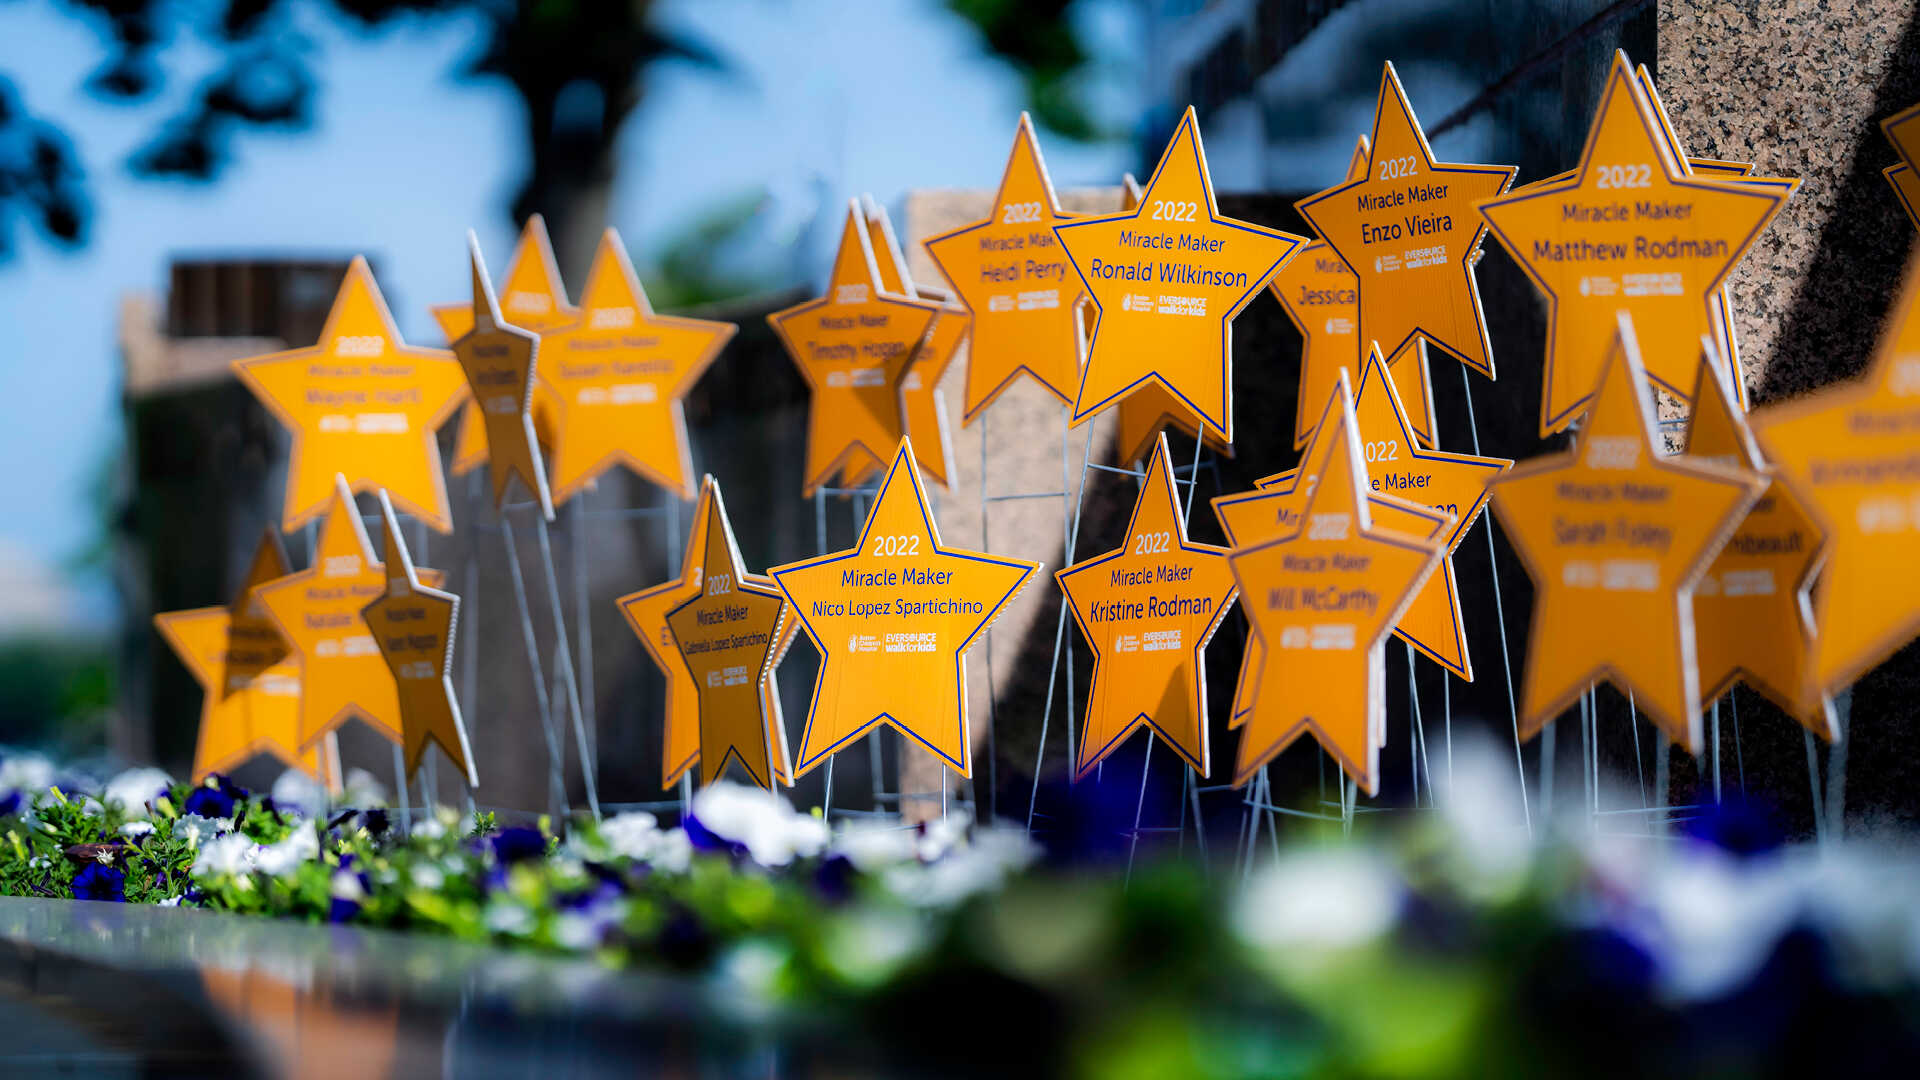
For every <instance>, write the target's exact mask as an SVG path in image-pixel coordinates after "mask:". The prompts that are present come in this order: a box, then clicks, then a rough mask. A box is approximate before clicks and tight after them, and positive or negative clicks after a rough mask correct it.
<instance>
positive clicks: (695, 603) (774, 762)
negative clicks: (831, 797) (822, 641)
mask: <svg viewBox="0 0 1920 1080" xmlns="http://www.w3.org/2000/svg"><path fill="white" fill-rule="evenodd" d="M705 501H706V502H707V503H708V504H709V509H708V520H707V530H706V533H707V535H706V537H705V541H706V542H705V544H704V545H703V546H704V553H703V555H702V559H701V561H702V564H703V569H704V574H703V575H702V578H701V581H700V587H699V589H698V590H697V591H696V592H695V594H694V595H693V596H692V597H690V598H689V599H687V600H685V601H683V602H682V603H681V604H680V605H679V606H678V607H676V608H674V609H673V610H672V611H670V612H668V613H667V629H668V631H669V632H670V633H671V634H672V635H673V643H674V647H675V648H676V649H677V650H679V653H680V657H681V660H682V662H683V663H684V664H685V665H686V668H687V672H688V674H689V675H691V676H692V679H693V687H694V695H695V696H696V697H697V698H698V699H699V702H700V783H701V784H702V785H706V784H711V783H713V782H714V781H715V780H718V779H719V778H720V776H721V775H722V774H723V773H725V772H726V769H727V762H729V761H737V762H739V763H740V767H741V768H743V769H745V770H746V771H747V775H748V776H749V777H750V778H752V780H753V782H754V783H755V784H757V785H759V786H760V787H764V788H767V789H768V790H773V788H774V786H775V783H776V780H775V774H776V773H777V772H778V773H785V772H787V771H788V770H786V768H785V767H784V766H785V762H782V761H780V760H779V759H778V757H777V755H778V754H780V753H782V752H784V751H785V749H786V744H785V741H784V739H782V738H781V736H779V735H778V734H776V732H777V731H778V729H779V716H778V714H777V713H770V712H769V711H768V710H767V707H766V697H765V695H764V694H763V693H762V681H763V680H764V679H765V678H766V675H767V672H768V670H769V669H771V667H772V666H773V663H774V662H775V661H776V660H777V659H778V658H779V655H780V652H781V650H780V647H779V633H780V614H781V610H782V601H781V598H780V593H779V592H778V591H776V590H774V589H772V588H768V587H766V586H763V585H758V584H755V583H753V582H752V581H750V580H748V578H747V574H746V568H745V567H744V566H742V564H741V560H740V548H739V546H738V545H737V544H735V543H734V539H733V525H732V523H730V522H729V521H728V520H727V504H726V501H725V500H724V499H722V498H721V496H720V486H719V485H718V484H714V483H712V482H711V480H709V481H708V483H707V485H706V500H705Z"/></svg>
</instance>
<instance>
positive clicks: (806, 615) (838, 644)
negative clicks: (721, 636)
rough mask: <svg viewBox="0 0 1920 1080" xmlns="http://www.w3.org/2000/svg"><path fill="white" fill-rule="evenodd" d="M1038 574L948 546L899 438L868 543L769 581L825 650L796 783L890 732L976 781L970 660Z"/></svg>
mask: <svg viewBox="0 0 1920 1080" xmlns="http://www.w3.org/2000/svg"><path fill="white" fill-rule="evenodd" d="M1038 569H1040V565H1039V564H1038V563H1031V562H1027V561H1025V560H1022V559H1006V558H1000V557H997V556H993V555H988V554H986V553H984V552H977V551H963V550H960V549H958V548H949V547H945V546H943V545H942V544H941V543H940V530H939V528H938V527H937V526H936V525H935V524H934V520H933V511H932V510H931V509H929V508H928V506H927V496H926V492H925V491H924V490H923V489H922V488H921V486H920V474H919V471H918V468H917V467H916V466H915V464H914V461H913V444H912V443H911V442H910V441H909V440H907V439H902V440H900V446H899V448H898V449H897V450H896V451H895V452H894V456H893V464H892V465H891V466H890V467H889V468H888V470H887V475H886V479H885V480H884V481H882V482H881V485H880V492H879V494H878V495H876V496H875V497H874V501H873V508H872V509H871V510H870V511H868V513H867V520H866V524H865V525H864V526H863V527H862V528H861V531H860V541H859V545H858V546H857V547H856V548H854V549H853V550H851V551H841V552H835V553H833V554H830V555H822V556H820V557H818V558H814V559H806V560H803V561H801V562H795V563H788V564H787V565H785V566H776V567H774V568H773V569H772V570H771V571H770V572H769V573H770V575H771V576H772V578H773V580H774V582H775V584H777V585H779V587H780V589H781V591H782V592H784V593H785V594H786V596H787V599H788V601H789V602H791V603H792V605H793V610H794V614H795V615H796V616H798V618H799V619H800V622H801V625H802V627H803V628H804V629H805V630H806V632H807V636H808V637H809V638H811V639H812V641H813V645H814V648H815V649H817V650H819V652H820V674H819V676H818V678H817V679H816V680H815V681H814V686H813V704H812V706H811V707H810V708H809V709H808V712H807V726H806V732H805V734H804V735H802V736H801V739H800V758H799V760H798V761H796V762H794V769H795V775H796V776H800V775H805V773H806V772H807V770H808V769H811V768H813V767H814V766H815V765H818V764H820V762H821V761H822V760H824V759H825V758H826V757H827V756H828V755H830V754H834V753H836V752H838V751H840V750H844V749H846V747H847V746H849V745H851V744H852V743H853V741H854V740H856V739H858V738H859V737H860V736H862V735H864V734H866V733H867V732H869V731H871V730H873V729H874V728H875V727H876V726H877V725H880V724H883V723H884V724H891V725H892V726H893V728H894V729H895V730H896V731H899V732H900V733H901V734H903V735H906V736H907V737H909V738H911V739H913V740H914V741H915V742H918V743H919V744H920V745H922V746H924V747H926V748H927V749H928V750H929V751H931V752H932V753H933V754H934V755H935V756H937V757H938V758H940V760H942V761H944V762H946V763H947V765H949V766H950V767H952V768H953V769H954V770H955V771H957V772H959V773H960V774H961V775H962V776H970V775H972V744H971V741H970V740H969V739H968V737H967V679H966V666H965V664H966V654H967V650H968V649H970V648H972V647H973V643H974V642H975V641H978V640H979V638H980V635H981V634H983V633H985V632H986V630H987V628H988V627H990V626H992V625H993V621H994V620H995V619H997V618H998V617H999V616H1000V612H1001V611H1002V610H1004V609H1005V607H1006V605H1007V603H1008V602H1009V601H1011V600H1012V599H1013V598H1014V597H1015V596H1016V595H1018V594H1019V592H1020V590H1021V589H1022V588H1024V587H1025V586H1026V584H1027V581H1028V579H1030V578H1031V577H1032V576H1033V574H1034V572H1035V571H1037V570H1038Z"/></svg>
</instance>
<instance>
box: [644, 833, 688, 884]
mask: <svg viewBox="0 0 1920 1080" xmlns="http://www.w3.org/2000/svg"><path fill="white" fill-rule="evenodd" d="M648 864H649V865H651V866H652V867H653V868H654V869H655V870H660V871H664V872H666V873H669V874H684V873H686V872H687V871H688V870H689V869H691V868H692V866H693V841H691V840H689V839H687V831H686V830H685V829H678V828H675V829H668V830H667V831H666V832H663V833H661V834H660V841H659V843H657V844H655V845H654V846H653V855H652V857H651V858H650V859H649V860H648Z"/></svg>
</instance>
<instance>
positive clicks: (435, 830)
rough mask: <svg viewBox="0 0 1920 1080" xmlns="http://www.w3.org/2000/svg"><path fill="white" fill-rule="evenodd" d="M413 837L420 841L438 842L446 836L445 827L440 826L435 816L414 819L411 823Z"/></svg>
mask: <svg viewBox="0 0 1920 1080" xmlns="http://www.w3.org/2000/svg"><path fill="white" fill-rule="evenodd" d="M413 835H414V836H416V837H418V838H420V839H422V840H438V839H440V838H441V837H443V836H445V835H447V827H446V826H445V825H443V824H441V822H440V818H439V817H438V816H437V815H429V816H428V817H425V818H416V819H415V821H414V823H413Z"/></svg>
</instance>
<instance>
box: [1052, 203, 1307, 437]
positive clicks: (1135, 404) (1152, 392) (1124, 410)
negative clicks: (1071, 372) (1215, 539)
mask: <svg viewBox="0 0 1920 1080" xmlns="http://www.w3.org/2000/svg"><path fill="white" fill-rule="evenodd" d="M1120 191H1121V199H1120V209H1122V210H1132V209H1134V208H1135V207H1137V206H1139V205H1140V182H1139V181H1138V180H1135V179H1134V178H1133V174H1132V173H1127V174H1125V175H1124V176H1122V177H1121V178H1120ZM1292 265H1293V263H1292V262H1291V261H1289V262H1288V263H1287V266H1292ZM1281 270H1282V272H1285V270H1286V267H1282V268H1281ZM1277 277H1278V275H1276V278H1277ZM1080 324H1081V328H1082V330H1083V331H1085V332H1086V334H1087V335H1088V336H1091V335H1092V333H1093V305H1092V304H1087V303H1083V304H1081V305H1080ZM1119 414H1120V415H1119V416H1118V418H1117V419H1116V420H1115V422H1114V428H1115V431H1114V436H1113V438H1114V444H1115V445H1116V446H1118V447H1119V449H1120V460H1121V461H1122V462H1125V463H1129V464H1131V463H1134V462H1140V461H1145V460H1146V459H1147V455H1148V454H1151V453H1152V452H1153V446H1154V441H1155V440H1156V439H1158V438H1159V437H1160V433H1161V432H1162V431H1165V430H1166V429H1168V428H1170V427H1171V428H1178V429H1179V430H1181V431H1183V432H1185V433H1187V434H1188V435H1189V436H1192V437H1193V438H1195V439H1205V440H1206V443H1207V449H1209V450H1212V451H1213V452H1214V453H1216V454H1219V455H1221V456H1223V457H1232V456H1233V444H1232V443H1230V442H1224V441H1222V440H1221V438H1220V436H1218V435H1215V434H1214V433H1212V432H1210V431H1206V430H1205V428H1206V425H1205V424H1202V423H1201V422H1200V418H1199V417H1197V416H1195V415H1194V414H1193V410H1191V409H1189V408H1187V407H1186V406H1185V405H1183V404H1181V402H1180V399H1179V398H1177V397H1174V396H1173V395H1172V394H1170V393H1168V392H1167V388H1166V387H1164V386H1162V385H1160V384H1159V383H1157V382H1143V383H1141V384H1140V385H1139V387H1138V388H1137V389H1135V390H1134V391H1133V392H1132V393H1130V394H1128V395H1127V396H1126V397H1123V398H1121V399H1120V408H1119Z"/></svg>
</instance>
